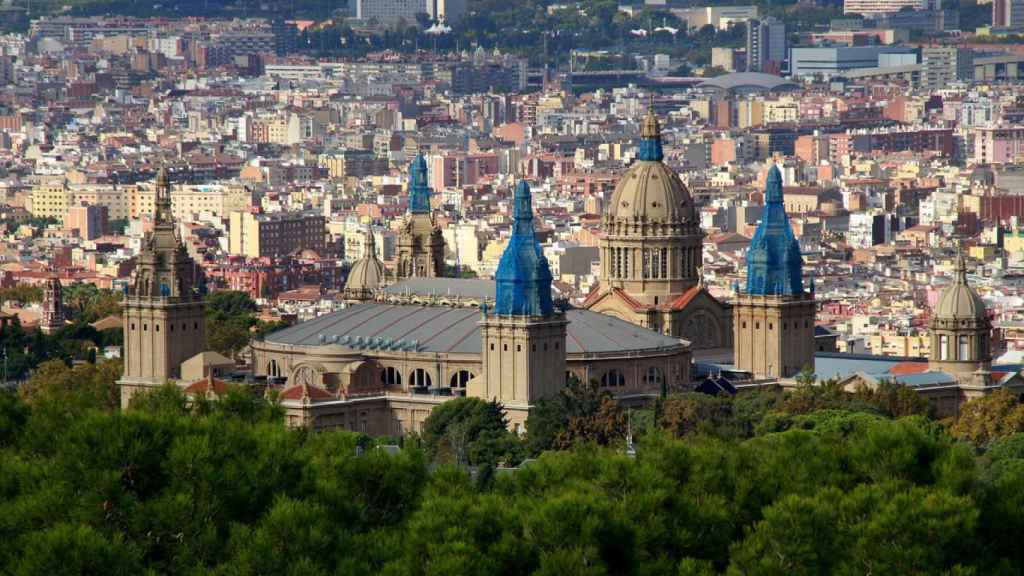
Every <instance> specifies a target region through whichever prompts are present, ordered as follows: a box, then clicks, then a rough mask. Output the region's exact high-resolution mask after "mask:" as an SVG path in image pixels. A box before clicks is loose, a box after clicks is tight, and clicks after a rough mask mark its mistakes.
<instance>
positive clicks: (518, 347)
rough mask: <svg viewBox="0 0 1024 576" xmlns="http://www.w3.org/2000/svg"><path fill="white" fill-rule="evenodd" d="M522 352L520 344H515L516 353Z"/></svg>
mask: <svg viewBox="0 0 1024 576" xmlns="http://www.w3.org/2000/svg"><path fill="white" fill-rule="evenodd" d="M522 351H523V346H522V345H521V344H516V352H522Z"/></svg>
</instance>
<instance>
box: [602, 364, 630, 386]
mask: <svg viewBox="0 0 1024 576" xmlns="http://www.w3.org/2000/svg"><path fill="white" fill-rule="evenodd" d="M625 385H626V376H625V375H623V374H622V372H621V371H620V370H619V369H618V368H612V369H611V370H609V371H607V372H605V373H604V376H601V386H603V387H605V388H610V387H616V388H618V387H621V386H625Z"/></svg>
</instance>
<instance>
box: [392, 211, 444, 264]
mask: <svg viewBox="0 0 1024 576" xmlns="http://www.w3.org/2000/svg"><path fill="white" fill-rule="evenodd" d="M396 248H397V259H398V265H397V267H398V269H397V271H396V272H397V275H398V277H399V278H403V279H404V278H440V277H442V276H444V236H443V235H442V233H441V229H440V228H438V227H437V226H436V225H435V224H434V219H433V216H431V215H430V214H409V215H408V216H407V217H406V221H405V224H404V225H403V226H402V230H401V232H400V233H399V234H398V242H397V247H396Z"/></svg>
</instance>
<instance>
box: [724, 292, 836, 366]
mask: <svg viewBox="0 0 1024 576" xmlns="http://www.w3.org/2000/svg"><path fill="white" fill-rule="evenodd" d="M816 311H817V307H816V305H815V302H814V295H813V294H805V295H803V296H754V295H749V294H742V295H740V296H738V297H737V299H736V300H735V301H733V308H732V312H733V329H734V331H735V336H734V337H733V343H734V346H735V349H734V353H735V356H734V357H735V364H736V368H738V369H739V370H743V371H746V372H750V373H751V374H754V375H756V376H758V377H770V378H789V377H792V376H795V375H796V374H799V373H800V370H802V369H803V368H804V367H805V366H810V367H812V368H813V367H814V322H815V314H816Z"/></svg>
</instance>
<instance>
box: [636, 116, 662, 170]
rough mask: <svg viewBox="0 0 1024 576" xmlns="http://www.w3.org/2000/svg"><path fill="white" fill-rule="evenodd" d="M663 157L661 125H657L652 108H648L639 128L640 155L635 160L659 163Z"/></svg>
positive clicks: (656, 118)
mask: <svg viewBox="0 0 1024 576" xmlns="http://www.w3.org/2000/svg"><path fill="white" fill-rule="evenodd" d="M664 157H665V153H664V152H663V151H662V149H661V125H660V124H659V123H658V117H657V116H655V115H654V108H649V109H648V110H647V116H645V117H644V121H643V124H641V126H640V153H639V154H638V155H637V158H638V159H639V160H646V161H649V162H661V160H662V159H663V158H664Z"/></svg>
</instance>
